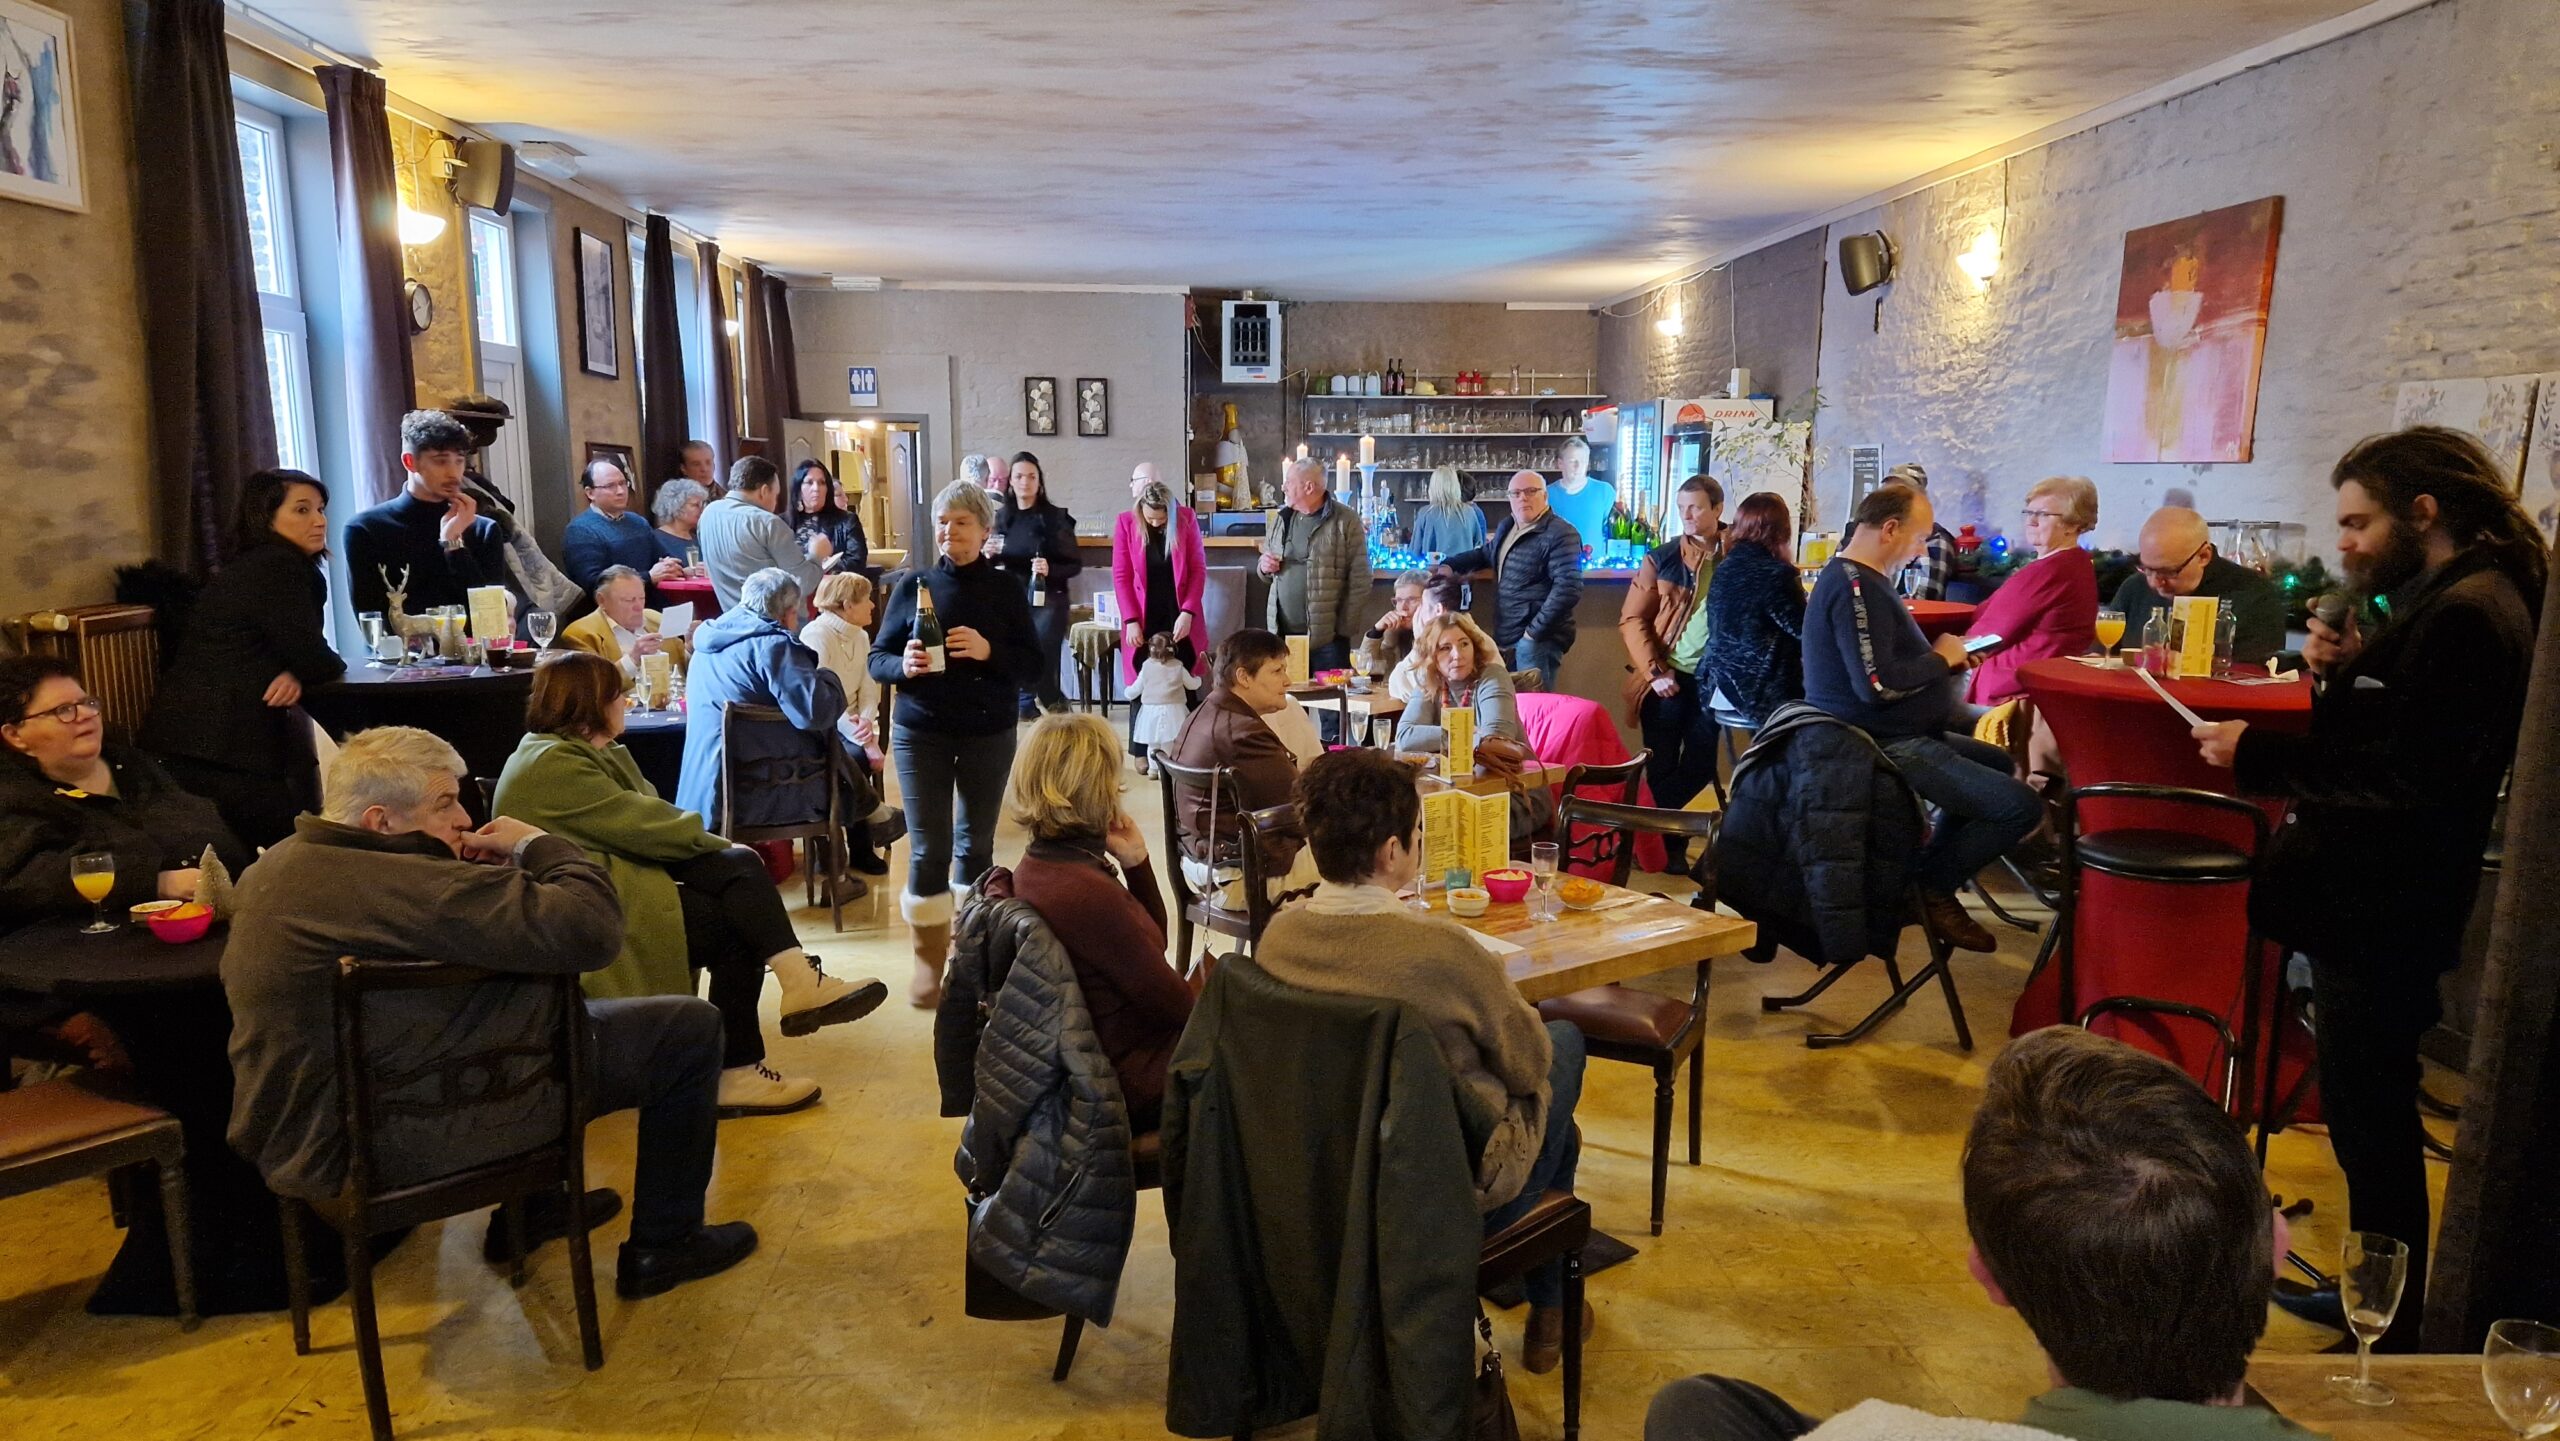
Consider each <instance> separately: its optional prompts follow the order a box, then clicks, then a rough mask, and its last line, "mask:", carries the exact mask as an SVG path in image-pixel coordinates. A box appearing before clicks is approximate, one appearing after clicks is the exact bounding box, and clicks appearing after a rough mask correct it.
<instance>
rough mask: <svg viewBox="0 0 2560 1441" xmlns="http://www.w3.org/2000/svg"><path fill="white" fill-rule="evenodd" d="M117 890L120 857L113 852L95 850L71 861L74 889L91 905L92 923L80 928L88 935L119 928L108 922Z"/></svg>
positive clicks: (72, 887) (99, 934) (100, 934)
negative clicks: (109, 905) (111, 898)
mask: <svg viewBox="0 0 2560 1441" xmlns="http://www.w3.org/2000/svg"><path fill="white" fill-rule="evenodd" d="M115 888H116V858H115V855H114V853H113V852H110V851H92V852H90V853H89V854H87V855H82V856H73V857H72V858H71V889H73V890H75V891H78V892H79V893H80V899H82V900H84V901H87V902H88V903H89V909H90V912H91V914H90V917H89V924H87V925H85V926H82V927H81V928H80V934H82V935H84V936H103V935H105V934H106V933H108V932H109V931H112V930H114V929H115V926H114V925H113V924H112V923H111V922H109V921H108V920H107V897H108V896H109V895H111V894H113V893H114V891H115Z"/></svg>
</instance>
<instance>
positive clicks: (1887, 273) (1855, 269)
mask: <svg viewBox="0 0 2560 1441" xmlns="http://www.w3.org/2000/svg"><path fill="white" fill-rule="evenodd" d="M1891 279H1893V241H1892V239H1891V238H1890V237H1888V236H1887V235H1886V234H1885V233H1884V232H1883V231H1881V230H1870V231H1868V232H1867V233H1866V234H1864V235H1845V236H1842V237H1841V238H1840V283H1841V284H1842V285H1845V286H1847V287H1848V288H1849V293H1850V294H1851V295H1864V294H1866V293H1867V292H1868V291H1870V290H1873V289H1875V288H1876V287H1877V286H1879V285H1882V284H1884V283H1885V282H1886V281H1888V280H1891Z"/></svg>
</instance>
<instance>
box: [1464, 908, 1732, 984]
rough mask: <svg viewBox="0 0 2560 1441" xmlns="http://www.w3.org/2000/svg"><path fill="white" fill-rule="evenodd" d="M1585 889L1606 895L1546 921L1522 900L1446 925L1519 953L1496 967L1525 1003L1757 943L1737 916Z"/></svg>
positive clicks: (1504, 958)
mask: <svg viewBox="0 0 2560 1441" xmlns="http://www.w3.org/2000/svg"><path fill="white" fill-rule="evenodd" d="M1593 884H1595V885H1599V886H1600V887H1601V888H1602V890H1603V891H1604V892H1606V894H1604V895H1603V896H1601V898H1600V900H1599V901H1598V902H1597V903H1596V904H1595V906H1594V908H1593V909H1590V910H1576V909H1574V908H1572V907H1570V906H1568V907H1566V908H1565V910H1564V912H1563V914H1561V915H1559V916H1558V917H1557V918H1556V919H1554V920H1552V921H1535V920H1531V919H1530V918H1529V906H1528V902H1526V901H1510V902H1499V901H1497V902H1495V903H1493V904H1491V905H1488V906H1486V907H1485V912H1484V914H1483V915H1481V916H1476V917H1473V918H1469V917H1465V916H1457V917H1451V919H1454V920H1456V921H1457V923H1458V924H1459V925H1462V926H1465V927H1466V928H1467V929H1469V930H1471V931H1475V932H1477V933H1479V934H1482V935H1486V936H1491V937H1493V938H1494V939H1495V940H1498V941H1502V942H1505V943H1507V944H1509V945H1513V946H1517V947H1519V949H1518V950H1517V951H1512V952H1506V953H1503V954H1502V957H1501V959H1502V965H1503V969H1504V970H1505V971H1506V972H1507V973H1508V974H1509V975H1510V977H1511V981H1512V984H1513V985H1515V986H1518V987H1519V988H1520V994H1521V996H1522V997H1523V998H1525V999H1527V1000H1529V1001H1531V1002H1537V1001H1545V1000H1553V999H1554V998H1555V997H1557V996H1564V995H1570V994H1572V993H1573V992H1575V991H1582V990H1588V989H1590V988H1591V987H1593V986H1605V985H1608V984H1609V983H1611V982H1612V981H1631V980H1634V979H1636V978H1637V977H1639V976H1650V975H1653V974H1655V973H1656V972H1658V971H1667V970H1670V969H1672V968H1673V967H1675V966H1687V965H1694V964H1696V963H1697V962H1699V961H1703V960H1707V959H1710V958H1712V957H1715V956H1729V955H1733V954H1735V953H1737V952H1739V951H1743V950H1747V949H1749V948H1750V946H1751V945H1752V944H1753V943H1754V942H1755V941H1757V940H1758V939H1759V938H1760V928H1759V927H1758V926H1756V925H1754V924H1752V923H1751V922H1749V921H1746V920H1743V919H1742V918H1741V917H1739V916H1728V915H1723V914H1721V913H1718V912H1715V911H1702V910H1698V909H1696V908H1694V907H1692V906H1689V905H1686V904H1684V903H1682V902H1680V901H1677V900H1674V899H1672V898H1671V897H1669V896H1659V895H1655V894H1653V893H1652V892H1650V891H1635V890H1628V889H1626V888H1624V887H1620V886H1612V885H1608V884H1607V883H1605V882H1596V881H1595V882H1593ZM1430 899H1431V910H1432V913H1433V914H1435V915H1441V916H1447V915H1448V913H1449V902H1448V897H1447V896H1446V895H1445V894H1443V893H1441V892H1439V891H1436V890H1435V891H1433V892H1432V893H1431V898H1430Z"/></svg>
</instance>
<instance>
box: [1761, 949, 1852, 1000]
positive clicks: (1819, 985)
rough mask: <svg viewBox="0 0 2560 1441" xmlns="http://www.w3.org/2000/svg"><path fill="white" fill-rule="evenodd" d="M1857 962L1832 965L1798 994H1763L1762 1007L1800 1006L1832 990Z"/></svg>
mask: <svg viewBox="0 0 2560 1441" xmlns="http://www.w3.org/2000/svg"><path fill="white" fill-rule="evenodd" d="M1856 964H1857V962H1855V961H1852V962H1850V963H1849V964H1848V965H1846V966H1833V967H1831V968H1830V969H1829V970H1827V971H1824V972H1823V973H1822V979H1820V980H1818V981H1815V982H1814V983H1813V984H1812V985H1811V986H1810V987H1808V988H1806V989H1805V990H1804V991H1803V992H1801V993H1799V994H1797V995H1792V996H1762V997H1761V998H1760V1009H1762V1010H1764V1011H1789V1010H1793V1009H1795V1008H1796V1007H1798V1006H1801V1005H1805V1004H1808V1003H1810V1002H1811V1001H1813V1000H1815V999H1816V998H1818V997H1819V996H1821V994H1822V993H1823V992H1824V991H1827V990H1830V989H1831V987H1832V986H1833V985H1834V984H1836V983H1837V982H1838V981H1839V979H1840V978H1841V977H1842V976H1845V975H1847V974H1849V972H1850V970H1851V969H1852V968H1853V967H1854V966H1856Z"/></svg>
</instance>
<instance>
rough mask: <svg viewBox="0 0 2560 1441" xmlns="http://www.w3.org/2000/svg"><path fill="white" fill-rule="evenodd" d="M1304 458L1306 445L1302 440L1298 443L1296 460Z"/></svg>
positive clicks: (1305, 456)
mask: <svg viewBox="0 0 2560 1441" xmlns="http://www.w3.org/2000/svg"><path fill="white" fill-rule="evenodd" d="M1306 458H1307V443H1306V442H1305V441H1303V440H1302V441H1299V442H1298V459H1300V460H1304V459H1306Z"/></svg>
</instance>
